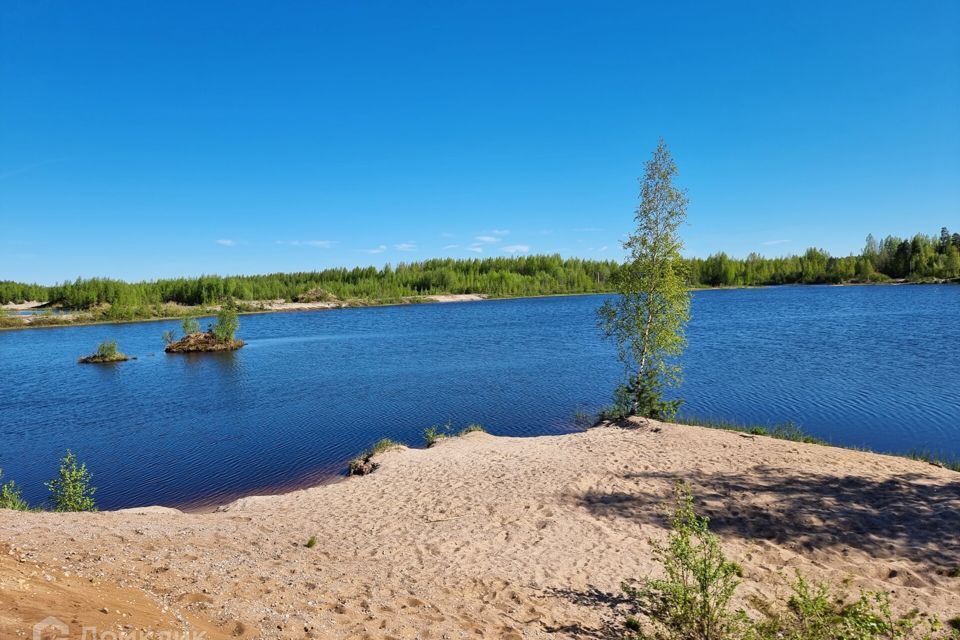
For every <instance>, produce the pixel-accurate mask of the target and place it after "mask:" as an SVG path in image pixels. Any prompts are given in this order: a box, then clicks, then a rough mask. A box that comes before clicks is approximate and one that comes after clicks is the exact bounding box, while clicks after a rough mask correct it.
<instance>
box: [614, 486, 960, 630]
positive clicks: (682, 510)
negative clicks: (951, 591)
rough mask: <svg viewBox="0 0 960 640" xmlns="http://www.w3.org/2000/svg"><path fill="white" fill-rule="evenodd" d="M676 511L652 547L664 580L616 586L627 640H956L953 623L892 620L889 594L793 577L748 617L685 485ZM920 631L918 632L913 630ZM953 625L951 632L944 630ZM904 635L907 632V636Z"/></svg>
mask: <svg viewBox="0 0 960 640" xmlns="http://www.w3.org/2000/svg"><path fill="white" fill-rule="evenodd" d="M675 495H676V506H675V508H674V512H673V515H672V518H671V533H670V536H669V538H668V541H667V544H665V545H664V544H660V543H656V542H655V543H653V547H654V555H655V557H656V558H657V559H658V560H659V561H660V562H661V564H662V565H663V569H664V573H665V574H666V575H665V577H663V578H660V579H656V580H652V579H647V580H644V581H642V582H641V583H640V585H639V586H634V585H633V584H630V583H624V585H623V589H624V591H625V592H626V594H627V595H628V596H629V597H631V598H632V599H633V602H634V614H635V615H631V616H628V617H627V619H626V620H625V622H624V626H625V627H626V636H625V637H626V638H628V639H632V640H899V639H901V638H907V637H913V636H916V637H919V638H922V639H923V640H957V639H960V620H958V621H957V625H956V627H954V626H953V624H954V623H953V621H952V620H951V621H948V622H947V624H946V625H944V624H943V623H941V622H940V621H939V620H938V619H937V618H936V617H934V616H926V615H918V613H919V612H916V611H914V612H913V613H912V614H911V615H909V616H904V617H900V618H895V617H894V616H893V614H892V612H891V609H890V598H889V594H887V593H885V592H876V591H860V593H859V596H858V597H850V596H849V595H848V594H846V593H844V592H842V591H832V590H831V589H830V588H829V587H827V586H826V585H823V584H812V583H810V582H808V581H807V580H806V579H805V578H804V577H803V576H802V575H801V574H800V573H799V572H798V573H797V576H796V580H795V582H794V583H793V585H792V589H793V595H792V596H791V597H790V599H789V600H788V601H787V603H786V605H785V606H782V607H778V606H777V604H776V603H772V604H771V603H763V608H764V617H763V618H762V619H760V620H752V619H750V618H749V617H748V616H747V614H746V613H745V612H744V611H742V610H736V611H734V610H731V608H730V601H731V599H732V598H733V595H734V592H735V590H736V588H737V585H738V584H739V580H738V577H739V576H740V575H741V574H742V571H741V569H740V566H739V565H737V564H736V563H734V562H731V561H729V560H727V559H726V557H725V556H724V554H723V550H722V549H721V547H720V543H719V539H718V538H717V536H716V535H715V534H713V533H711V532H710V530H709V520H708V519H707V518H705V517H701V516H698V515H697V514H696V512H695V511H694V508H693V498H692V496H691V493H690V489H689V487H688V486H687V485H686V484H684V483H677V486H676V488H675ZM921 625H922V626H924V627H925V628H920V627H921ZM951 627H953V628H951ZM911 634H913V635H912V636H911Z"/></svg>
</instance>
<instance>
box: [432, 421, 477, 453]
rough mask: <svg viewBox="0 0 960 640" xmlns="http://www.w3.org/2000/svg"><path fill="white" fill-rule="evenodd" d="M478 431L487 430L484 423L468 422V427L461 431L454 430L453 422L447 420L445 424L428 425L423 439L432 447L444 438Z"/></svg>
mask: <svg viewBox="0 0 960 640" xmlns="http://www.w3.org/2000/svg"><path fill="white" fill-rule="evenodd" d="M476 431H481V432H483V433H486V432H487V430H486V429H484V428H483V425H479V424H476V423H473V424H468V425H467V426H466V427H464V428H463V429H461V430H460V431H454V430H453V423H452V422H447V423H446V424H445V425H442V426H441V425H436V424H435V425H433V426H431V427H427V428H426V429H424V430H423V439H424V441H425V442H426V444H427V448H428V449H429V448H430V447H432V446H433V445H435V444H437V443H438V442H440V441H441V440H443V439H444V438H458V437H460V436H465V435H467V434H468V433H474V432H476Z"/></svg>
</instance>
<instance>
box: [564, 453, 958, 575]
mask: <svg viewBox="0 0 960 640" xmlns="http://www.w3.org/2000/svg"><path fill="white" fill-rule="evenodd" d="M751 471H752V472H751V473H748V474H742V475H741V474H727V473H704V472H692V473H689V474H684V476H683V477H682V479H684V480H686V481H687V482H689V483H690V484H691V486H692V489H693V494H694V496H695V498H696V501H697V503H698V511H699V512H700V513H701V514H703V515H708V516H710V528H711V530H713V531H715V532H716V533H718V534H720V535H721V536H738V537H741V538H744V539H751V540H758V539H760V540H771V541H774V542H777V543H781V544H783V543H791V544H792V545H794V546H796V545H800V546H801V548H802V549H804V550H807V551H812V550H815V549H823V548H827V547H847V548H851V549H859V550H862V551H864V552H866V553H869V554H870V555H872V556H873V557H876V558H887V557H901V558H906V559H909V560H912V561H914V562H917V563H920V564H925V565H927V566H929V567H930V568H931V569H933V570H936V571H952V570H956V568H957V567H960V535H958V534H957V532H958V531H960V475H958V476H957V480H956V481H952V482H949V483H947V484H944V483H943V481H942V480H940V479H937V478H933V477H931V476H927V475H924V474H922V473H910V474H904V475H901V476H899V477H897V478H895V479H889V480H884V481H875V480H871V479H869V478H865V477H861V476H852V475H843V474H836V475H833V474H829V475H827V474H815V473H810V474H804V475H800V476H798V475H796V474H795V473H791V475H790V476H785V475H783V473H781V471H780V470H778V469H776V468H771V467H764V466H757V467H754V468H753V469H752V470H751ZM624 478H625V479H629V480H634V481H637V482H638V485H639V486H638V489H637V490H636V491H634V492H631V493H625V492H610V493H588V494H586V495H583V496H581V497H580V501H581V503H582V505H583V506H585V507H586V508H587V509H589V510H590V511H591V512H593V513H594V514H596V515H598V516H605V517H621V518H630V519H632V520H639V521H646V522H651V523H657V524H660V525H661V526H664V527H666V526H667V522H666V517H665V514H664V506H665V505H666V506H669V504H670V503H671V497H670V495H669V494H668V493H650V492H647V491H646V490H644V489H643V487H644V486H651V487H663V486H664V484H663V483H664V482H666V483H667V484H669V485H672V483H673V482H674V481H675V480H678V479H681V478H680V477H679V476H675V475H670V474H663V473H655V472H651V473H637V474H628V475H625V476H624ZM657 481H659V482H657Z"/></svg>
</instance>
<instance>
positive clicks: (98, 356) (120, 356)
mask: <svg viewBox="0 0 960 640" xmlns="http://www.w3.org/2000/svg"><path fill="white" fill-rule="evenodd" d="M129 359H130V358H128V357H127V356H126V354H124V353H121V352H120V349H118V348H117V341H116V340H104V341H103V342H101V343H100V344H99V345H97V352H96V353H94V354H93V355H89V356H84V357H82V358H80V360H78V362H80V363H81V364H103V363H106V362H124V361H126V360H129Z"/></svg>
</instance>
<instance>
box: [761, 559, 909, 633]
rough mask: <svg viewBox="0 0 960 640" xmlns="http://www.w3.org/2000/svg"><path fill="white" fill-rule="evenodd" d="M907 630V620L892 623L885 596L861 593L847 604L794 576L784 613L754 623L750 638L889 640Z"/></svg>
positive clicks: (841, 597)
mask: <svg viewBox="0 0 960 640" xmlns="http://www.w3.org/2000/svg"><path fill="white" fill-rule="evenodd" d="M911 627H912V624H911V623H910V621H909V620H907V619H900V620H894V618H893V615H892V614H891V613H890V599H889V597H888V596H887V594H886V593H881V592H863V591H861V592H860V597H859V598H857V599H855V600H853V601H852V602H847V597H846V595H844V594H842V593H831V592H830V590H829V589H828V588H827V587H826V585H823V584H810V583H809V582H807V581H806V580H805V579H804V578H803V576H801V575H800V574H799V573H798V574H797V579H796V582H795V583H794V584H793V596H791V597H790V600H789V601H788V603H787V607H786V610H785V611H784V612H782V613H780V614H777V615H772V616H770V617H769V619H768V620H766V621H764V622H760V623H757V624H756V625H755V627H754V630H753V634H754V636H755V637H756V638H758V639H762V640H766V639H768V638H769V639H776V638H783V639H785V640H834V639H847V638H849V639H850V640H868V639H874V638H876V639H879V638H890V639H893V638H903V637H905V636H906V634H907V632H909V630H910V629H911Z"/></svg>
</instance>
